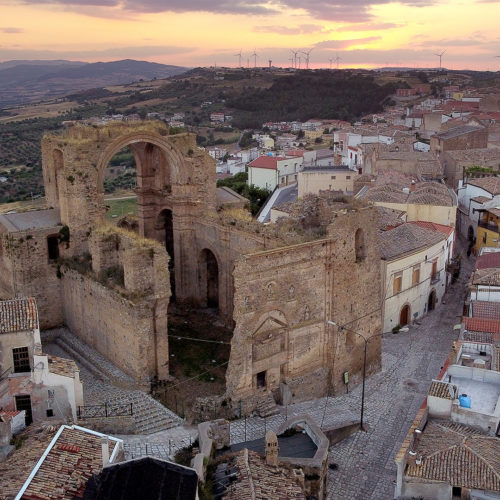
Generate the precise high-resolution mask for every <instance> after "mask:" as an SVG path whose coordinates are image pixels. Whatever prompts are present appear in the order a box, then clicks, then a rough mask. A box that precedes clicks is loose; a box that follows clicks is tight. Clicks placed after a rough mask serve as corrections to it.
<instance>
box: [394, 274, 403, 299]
mask: <svg viewBox="0 0 500 500" xmlns="http://www.w3.org/2000/svg"><path fill="white" fill-rule="evenodd" d="M402 288H403V273H398V274H395V275H394V286H393V290H392V291H393V293H394V295H395V294H396V293H399V292H400V291H401V290H402Z"/></svg>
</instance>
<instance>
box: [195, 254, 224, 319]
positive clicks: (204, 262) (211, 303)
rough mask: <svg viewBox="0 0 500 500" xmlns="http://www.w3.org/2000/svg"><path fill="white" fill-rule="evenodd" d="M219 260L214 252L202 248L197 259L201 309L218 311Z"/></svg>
mask: <svg viewBox="0 0 500 500" xmlns="http://www.w3.org/2000/svg"><path fill="white" fill-rule="evenodd" d="M220 271H221V266H220V260H219V259H218V258H217V256H216V254H215V252H213V251H212V250H210V249H209V248H204V249H203V250H202V251H201V252H200V257H199V274H198V276H199V283H198V285H199V289H200V291H201V305H202V307H209V308H213V309H216V310H217V311H219V304H220V298H219V296H220Z"/></svg>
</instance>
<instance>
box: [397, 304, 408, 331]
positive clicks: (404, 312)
mask: <svg viewBox="0 0 500 500" xmlns="http://www.w3.org/2000/svg"><path fill="white" fill-rule="evenodd" d="M409 323H410V306H409V305H408V304H406V305H405V306H403V309H401V313H400V314H399V326H406V325H408V324H409Z"/></svg>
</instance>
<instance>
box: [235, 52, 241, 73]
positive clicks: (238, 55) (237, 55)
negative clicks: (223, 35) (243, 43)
mask: <svg viewBox="0 0 500 500" xmlns="http://www.w3.org/2000/svg"><path fill="white" fill-rule="evenodd" d="M234 55H235V56H236V57H237V58H238V68H241V49H240V51H239V52H238V53H237V54H234Z"/></svg>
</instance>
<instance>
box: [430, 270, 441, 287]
mask: <svg viewBox="0 0 500 500" xmlns="http://www.w3.org/2000/svg"><path fill="white" fill-rule="evenodd" d="M440 276H441V271H438V272H436V273H434V274H432V275H431V283H432V284H434V283H437V282H438V281H439V278H440Z"/></svg>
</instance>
